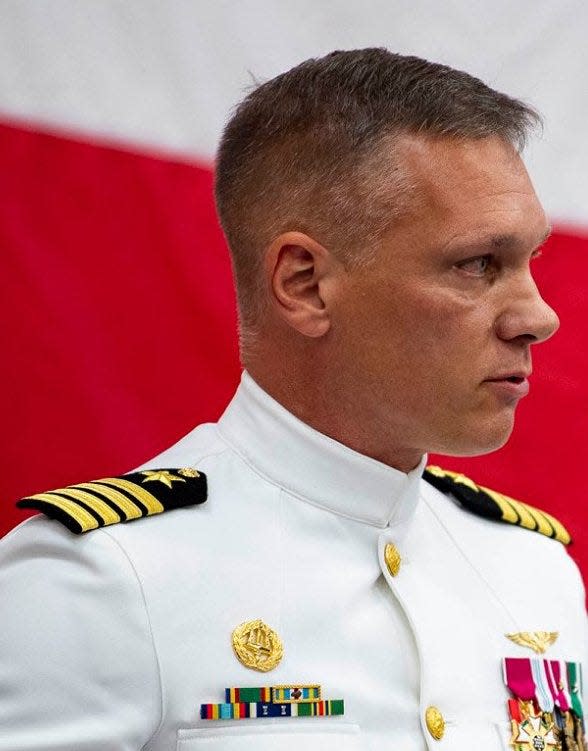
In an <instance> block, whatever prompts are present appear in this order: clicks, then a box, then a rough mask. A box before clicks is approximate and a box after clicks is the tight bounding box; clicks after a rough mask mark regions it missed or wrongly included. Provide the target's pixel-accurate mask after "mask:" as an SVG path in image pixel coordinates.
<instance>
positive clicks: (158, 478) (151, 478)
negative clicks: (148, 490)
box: [141, 469, 186, 488]
mask: <svg viewBox="0 0 588 751" xmlns="http://www.w3.org/2000/svg"><path fill="white" fill-rule="evenodd" d="M141 474H142V475H147V477H146V478H145V479H144V480H143V482H144V483H145V482H162V483H163V484H164V485H167V487H168V488H171V487H172V482H186V481H185V480H184V478H183V477H176V476H175V475H172V473H171V472H169V470H167V469H158V470H149V469H148V470H146V471H145V472H141Z"/></svg>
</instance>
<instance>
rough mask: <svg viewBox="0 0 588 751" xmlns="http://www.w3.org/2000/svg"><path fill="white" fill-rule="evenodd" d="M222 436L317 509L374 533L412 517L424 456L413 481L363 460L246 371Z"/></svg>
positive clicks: (220, 426)
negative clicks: (301, 417)
mask: <svg viewBox="0 0 588 751" xmlns="http://www.w3.org/2000/svg"><path fill="white" fill-rule="evenodd" d="M218 430H219V433H220V435H221V436H222V438H223V439H224V440H225V441H226V442H227V443H229V444H230V445H231V446H232V447H233V449H234V450H235V451H236V452H237V453H238V454H239V455H240V456H241V457H242V458H243V459H244V460H245V461H246V462H247V463H248V464H249V465H251V466H252V467H253V468H254V469H255V470H256V471H257V472H258V473H259V474H261V475H263V476H264V477H265V478H267V479H268V480H270V481H271V482H273V483H275V484H276V485H279V486H280V487H283V488H284V489H285V490H286V491H288V492H290V493H292V494H293V495H296V496H299V497H300V498H303V499H304V500H306V501H308V502H310V503H312V504H313V505H315V506H320V507H321V508H324V509H327V510H329V511H332V512H334V513H336V514H341V515H342V516H346V517H348V518H351V519H355V520H357V521H360V522H364V523H366V524H371V525H373V526H376V527H386V526H387V525H388V524H389V525H390V526H396V525H397V524H401V523H403V522H406V521H408V519H409V518H410V517H411V516H412V515H413V514H414V511H415V509H416V506H417V502H418V498H419V485H420V479H421V476H422V473H423V470H424V468H425V466H426V462H427V455H426V454H424V455H423V458H422V460H421V462H420V463H419V465H418V466H417V467H415V469H413V470H412V471H411V472H409V473H408V474H406V473H404V472H400V471H399V470H397V469H394V468H393V467H389V466H387V465H386V464H382V462H379V461H376V460H375V459H371V458H370V457H368V456H364V455H363V454H359V453H358V452H357V451H353V450H352V449H350V448H348V447H347V446H345V445H343V444H342V443H339V442H338V441H335V440H333V439H332V438H329V437H328V436H326V435H324V434H323V433H319V432H318V431H317V430H314V428H311V427H310V426H309V425H307V424H306V423H304V422H302V421H301V420H299V419H298V418H297V417H295V416H294V415H293V414H291V413H290V412H288V410H286V409H285V408H284V407H282V405H281V404H279V403H278V402H277V401H275V399H272V397H271V396H269V394H267V393H266V392H265V391H264V390H263V389H261V388H260V387H259V386H258V385H257V384H256V383H255V381H254V380H253V379H252V378H251V376H250V375H249V374H248V373H247V372H244V373H243V375H242V378H241V384H240V386H239V388H238V389H237V392H236V394H235V396H234V397H233V399H232V401H231V402H230V404H229V405H228V407H227V409H226V410H225V412H224V414H223V415H222V417H221V419H220V420H219V422H218Z"/></svg>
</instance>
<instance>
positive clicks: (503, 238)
mask: <svg viewBox="0 0 588 751" xmlns="http://www.w3.org/2000/svg"><path fill="white" fill-rule="evenodd" d="M552 231H553V227H551V225H550V226H549V227H547V229H546V231H545V232H544V233H543V235H542V236H541V237H540V238H539V240H538V241H537V242H536V243H535V247H536V248H538V247H539V246H540V245H543V243H544V242H545V241H546V240H547V238H548V237H549V236H550V235H551V233H552ZM482 244H483V245H488V246H491V247H493V248H505V247H506V248H508V247H512V246H515V245H521V239H520V237H519V236H518V235H512V234H510V233H507V234H504V235H493V236H492V237H489V238H487V239H486V240H484V241H483V243H482Z"/></svg>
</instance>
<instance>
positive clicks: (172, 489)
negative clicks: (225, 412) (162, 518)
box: [16, 424, 227, 535]
mask: <svg viewBox="0 0 588 751" xmlns="http://www.w3.org/2000/svg"><path fill="white" fill-rule="evenodd" d="M226 449H227V446H226V445H225V444H224V443H223V442H222V441H221V440H220V439H219V437H218V434H217V432H216V430H215V426H214V425H213V424H205V425H200V426H198V427H197V428H195V429H194V430H193V431H191V432H190V433H189V434H188V435H186V436H184V437H183V438H182V439H181V440H179V441H178V442H177V443H176V444H174V445H173V446H171V447H170V448H169V449H167V450H165V451H164V452H162V453H161V454H159V455H157V456H156V457H154V458H153V459H150V460H149V461H147V462H145V463H144V464H142V465H141V466H139V467H138V468H137V469H135V470H133V471H132V472H128V473H125V474H122V475H120V474H118V475H117V474H111V475H107V476H104V477H99V478H98V479H92V480H89V481H83V482H79V483H75V484H72V485H68V486H65V487H58V488H53V489H51V490H47V491H44V492H40V493H35V494H32V495H29V496H26V497H24V498H21V499H20V500H19V501H18V502H17V503H16V505H17V506H18V507H19V508H22V509H29V510H34V511H38V512H40V514H41V515H43V516H44V517H48V518H49V519H51V520H54V521H57V522H59V525H60V526H62V527H65V528H67V530H69V532H70V533H73V534H74V535H84V534H85V533H87V532H91V531H93V530H97V529H100V528H102V527H111V526H112V525H118V524H120V523H122V522H134V521H136V520H139V519H143V518H146V517H151V516H156V515H159V514H162V513H164V512H167V511H172V510H175V509H181V508H186V507H190V506H197V505H200V504H202V503H204V502H205V501H206V500H207V497H208V478H207V473H206V472H204V471H203V470H202V468H201V467H202V464H205V465H206V466H211V465H212V466H213V465H214V459H215V457H217V456H219V455H221V454H222V453H223V452H224V451H226Z"/></svg>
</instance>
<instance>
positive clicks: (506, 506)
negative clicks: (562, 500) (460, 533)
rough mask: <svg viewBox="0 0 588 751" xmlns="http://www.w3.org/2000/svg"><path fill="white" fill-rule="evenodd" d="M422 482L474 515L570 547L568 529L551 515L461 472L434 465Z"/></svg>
mask: <svg viewBox="0 0 588 751" xmlns="http://www.w3.org/2000/svg"><path fill="white" fill-rule="evenodd" d="M423 480H426V481H427V482H429V483H431V485H434V486H435V487H436V488H437V489H438V490H440V491H441V492H443V493H451V494H452V495H454V496H455V497H456V498H457V500H458V501H459V502H460V503H461V505H462V506H463V507H464V508H465V509H467V510H468V511H471V512H472V513H473V514H477V515H478V516H484V517H486V518H487V519H494V520H496V521H500V522H506V523H507V524H516V525H517V526H519V527H524V528H525V529H530V530H532V531H533V532H539V533H540V534H542V535H546V536H547V537H552V538H553V539H554V540H558V541H559V542H561V543H563V544H564V545H569V544H570V543H571V541H572V538H571V537H570V534H569V532H568V531H567V529H566V528H565V527H564V526H563V524H561V522H558V520H557V519H555V518H554V517H553V516H551V514H546V513H545V511H540V510H539V509H536V508H534V507H533V506H529V505H527V504H526V503H522V502H521V501H515V499H514V498H509V497H508V496H507V495H504V494H503V493H498V492H497V491H496V490H490V488H485V487H483V486H482V485H477V484H476V483H475V482H474V481H473V480H470V478H469V477H466V476H465V475H462V474H460V473H459V472H451V471H449V470H447V469H441V467H436V466H434V465H432V464H431V465H429V466H428V467H427V468H426V469H425V471H424V473H423Z"/></svg>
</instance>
